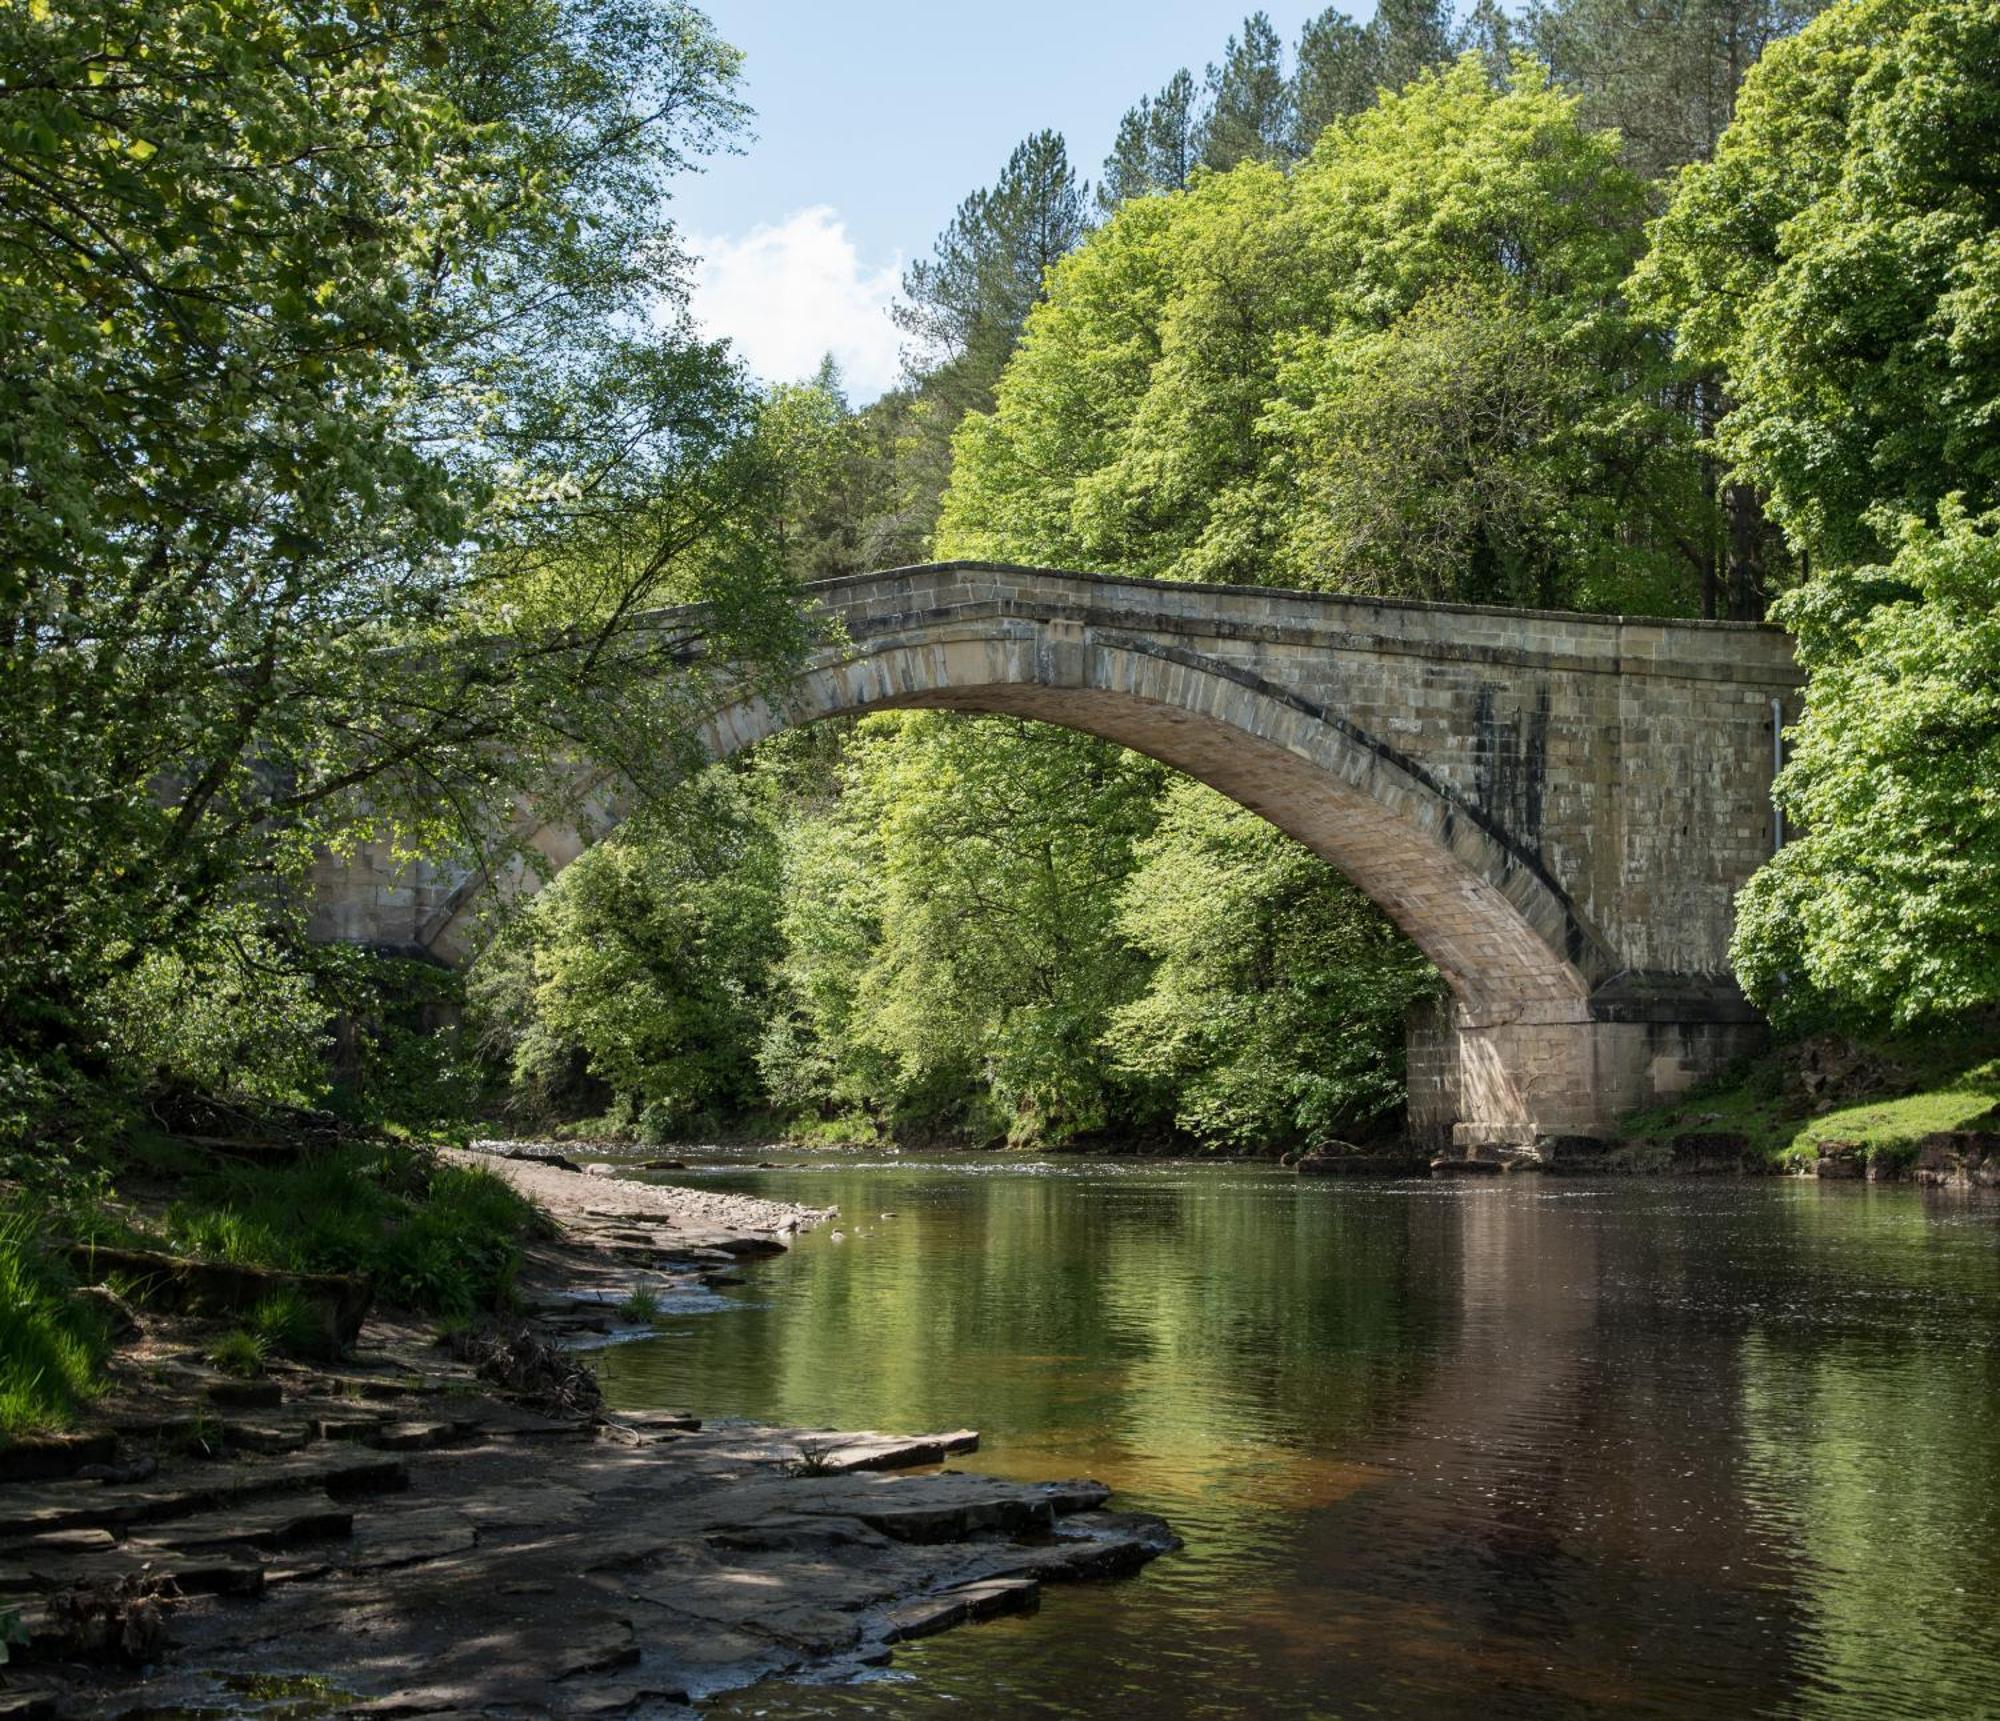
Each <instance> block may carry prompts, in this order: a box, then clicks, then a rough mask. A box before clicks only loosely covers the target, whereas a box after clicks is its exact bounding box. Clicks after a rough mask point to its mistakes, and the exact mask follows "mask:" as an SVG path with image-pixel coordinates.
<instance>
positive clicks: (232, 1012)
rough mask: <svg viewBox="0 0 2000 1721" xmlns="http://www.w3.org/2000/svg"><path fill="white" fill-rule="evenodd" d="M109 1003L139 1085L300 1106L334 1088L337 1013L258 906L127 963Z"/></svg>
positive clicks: (112, 1036)
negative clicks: (329, 1065)
mask: <svg viewBox="0 0 2000 1721" xmlns="http://www.w3.org/2000/svg"><path fill="white" fill-rule="evenodd" d="M103 1007H104V1014H105V1017H106V1020H107V1023H108V1027H109V1034H108V1049H109V1055H110V1057H111V1059H112V1061H113V1062H114V1064H116V1065H118V1066H120V1067H122V1068H123V1070H124V1071H125V1072H126V1073H127V1074H128V1075H129V1076H130V1077H131V1078H133V1079H134V1080H135V1082H136V1083H137V1084H139V1085H142V1086H153V1087H158V1088H169V1089H173V1088H178V1089H183V1090H191V1091H193V1092H196V1093H203V1094H212V1095H215V1096H218V1097H220V1098H225V1099H240V1100H247V1101H260V1100H261V1101H276V1102H279V1103H286V1104H295V1105H303V1104H307V1103H310V1102H311V1101H313V1100H315V1099H317V1098H318V1097H319V1096H320V1094H321V1093H322V1091H323V1090H324V1086H325V1081H326V1053H327V1049H328V1036H329V1032H330V1029H331V1027H332V1021H333V1012H332V1010H331V1009H330V1008H329V1007H328V1005H327V1004H326V1002H325V1001H324V999H323V998H321V997H320V996H319V995H318V993H317V992H316V990H315V988H314V986H313V983H312V976H311V975H310V974H309V973H307V972H305V971H304V970H302V969H301V968H299V967H298V966H296V965H294V964H291V963H288V962H287V961H286V960H285V957H284V953H283V952H282V951H280V950H279V949H278V948H277V947H276V945H275V944H274V942H273V941H272V940H271V939H270V938H269V937H268V936H266V934H265V933H264V932H263V931H262V930H261V929H260V928H259V926H258V923H257V916H256V915H255V914H254V913H253V912H252V909H251V905H250V904H247V903H223V904H218V905H217V907H216V909H215V910H214V912H212V913H211V914H208V915H206V916H204V917H203V918H202V919H201V920H200V921H199V922H197V923H195V924H194V925H192V926H190V927H189V928H188V929H187V930H186V932H184V933H183V934H182V936H181V938H180V939H179V941H178V942H177V943H176V944H175V945H173V946H165V947H158V948H154V949H151V950H148V951H145V952H144V953H143V954H139V955H138V956H137V959H136V960H135V961H133V962H132V963H131V964H130V965H121V967H120V968H119V969H117V970H115V971H114V978H113V980H112V984H111V987H110V991H109V994H108V996H107V997H106V998H105V1000H104V1006H103Z"/></svg>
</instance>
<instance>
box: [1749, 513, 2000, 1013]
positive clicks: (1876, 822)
mask: <svg viewBox="0 0 2000 1721" xmlns="http://www.w3.org/2000/svg"><path fill="white" fill-rule="evenodd" d="M1779 614H1780V618H1781V619H1782V620H1783V621H1784V622H1785V623H1786V625H1788V626H1790V627H1791V628H1793V629H1794V630H1795V631H1796V633H1797V635H1798V648H1799V656H1800V660H1801V662H1802V663H1803V664H1804V666H1805V668H1806V669H1807V671H1808V674H1809V675H1810V678H1811V679H1810V683H1809V688H1808V694H1807V701H1806V712H1805V717H1804V720H1803V721H1802V722H1801V723H1800V724H1799V725H1798V726H1797V727H1796V728H1795V729H1794V730H1793V731H1792V734H1791V747H1792V756H1791V760H1790V762H1789V763H1788V764H1787V765H1786V767H1785V770H1784V772H1783V774H1782V775H1781V776H1780V778H1779V780H1778V791H1777V792H1778V795H1779V798H1780V801H1781V804H1782V805H1783V806H1784V808H1785V811H1786V814H1787V815H1788V817H1789V818H1790V819H1791V820H1792V821H1794V822H1795V824H1796V825H1797V826H1799V827H1802V828H1801V829H1800V830H1799V833H1798V834H1797V835H1796V836H1795V837H1794V838H1793V840H1792V841H1791V842H1790V843H1788V844H1787V845H1786V847H1785V848H1784V849H1783V850H1782V851H1781V852H1780V853H1779V854H1778V855H1777V856H1776V857H1775V858H1774V859H1773V860H1772V861H1771V862H1770V863H1769V864H1768V865H1767V866H1766V867H1764V869H1763V870H1762V871H1761V872H1759V873H1758V874H1757V876H1756V877H1755V878H1754V879H1753V880H1752V881H1751V882H1750V885H1749V887H1748V888H1747V889H1746V890H1745V891H1744V892H1743V894H1742V897H1741V898H1740V901H1739V906H1738V925H1737V932H1736V940H1735V944H1734V946H1733V949H1732V957H1733V960H1734V962H1735V965H1736V969H1737V973H1738V974H1739V975H1740V976H1741V978H1742V981H1743V985H1744V988H1745V990H1746V991H1747V992H1748V993H1749V994H1750V996H1751V997H1752V998H1754V999H1755V1000H1756V1001H1757V1002H1758V1003H1759V1004H1760V1005H1761V1006H1762V1007H1764V1008H1765V1009H1766V1010H1768V1011H1770V1012H1771V1013H1772V1014H1773V1016H1774V1017H1775V1018H1777V1019H1778V1020H1780V1021H1781V1022H1786V1023H1797V1024H1808V1023H1811V1022H1814V1021H1816V1020H1818V1019H1821V1018H1824V1017H1828V1016H1832V1017H1836V1018H1838V1017H1848V1018H1853V1019H1857V1020H1860V1021H1863V1022H1869V1021H1872V1022H1885V1021H1886V1022H1894V1023H1896V1024H1897V1025H1899V1026H1911V1025H1914V1024H1917V1023H1920V1022H1936V1021H1938V1020H1940V1019H1942V1018H1949V1017H1951V1016H1953V1015H1956V1014H1959V1013H1962V1012H1964V1011H1966V1010H1969V1009H1971V1008H1974V1007H1976V1006H1980V1005H1986V1004H1991V1003H1994V1002H1996V1001H2000V926H1996V925H1995V922H1994V912H1993V905H1994V903H1995V901H1996V900H2000V513H1989V514H1986V515H1982V516H1977V517H1975V516H1972V515H1969V514H1967V513H1966V512H1965V511H1964V510H1963V509H1962V508H1961V507H1959V506H1958V505H1957V504H1956V503H1947V504H1946V506H1945V508H1944V510H1943V518H1942V520H1941V522H1940V524H1938V525H1937V526H1935V527H1932V526H1926V525H1924V524H1922V523H1920V522H1915V521H1911V522H1907V523H1906V524H1905V527H1904V535H1903V542H1902V547H1901V548H1900V549H1899V551H1898V552H1897V554H1896V556H1895V558H1894V559H1893V560H1892V561H1891V562H1889V563H1888V564H1887V565H1886V566H1883V567H1868V568H1861V569H1857V570H1852V571H1840V572H1831V573H1826V574H1822V575H1820V576H1818V577H1817V578H1815V579H1814V580H1813V581H1811V582H1810V583H1809V584H1808V585H1806V586H1804V587H1802V588H1801V589H1800V590H1798V591H1797V592H1794V593H1793V594H1791V595H1790V596H1789V597H1788V598H1787V599H1786V600H1785V602H1784V604H1783V606H1782V607H1781V609H1780V612H1779Z"/></svg>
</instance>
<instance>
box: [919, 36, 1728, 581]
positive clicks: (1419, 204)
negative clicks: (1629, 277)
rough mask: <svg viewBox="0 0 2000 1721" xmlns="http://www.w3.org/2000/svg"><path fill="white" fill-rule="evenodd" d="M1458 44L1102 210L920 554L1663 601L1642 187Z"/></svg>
mask: <svg viewBox="0 0 2000 1721" xmlns="http://www.w3.org/2000/svg"><path fill="white" fill-rule="evenodd" d="M1576 108H1577V104H1576V101H1575V99H1574V98H1572V97H1569V96H1566V95H1564V94H1562V93H1561V92H1559V91H1558V90H1556V89H1554V88H1553V87H1551V86H1550V85H1549V84H1548V83H1547V81H1546V80H1545V79H1544V78H1542V77H1541V75H1540V74H1539V73H1538V72H1536V71H1535V70H1534V69H1533V68H1532V67H1530V66H1528V65H1527V64H1525V63H1524V64H1522V65H1521V66H1520V67H1519V68H1518V70H1517V72H1516V74H1515V76H1514V78H1513V81H1512V83H1511V84H1510V86H1509V87H1506V88H1497V87H1495V86H1494V84H1493V83H1492V82H1491V80H1490V79H1489V78H1488V76H1487V75H1486V72H1485V70H1484V69H1483V67H1482V65H1481V64H1480V62H1479V61H1478V60H1477V59H1475V58H1470V57H1468V58H1466V59H1464V60H1461V61H1460V62H1458V63H1457V64H1455V65H1454V66H1452V67H1451V68H1450V69H1448V70H1446V71H1442V72H1439V73H1435V74H1430V75H1427V76H1425V77H1422V78H1419V79H1418V80H1417V81H1416V82H1414V83H1412V84H1411V85H1410V86H1409V87H1408V88H1407V89H1405V90H1404V91H1402V92H1400V93H1398V94H1395V95H1389V96H1385V97H1384V99H1383V100H1382V101H1381V102H1380V103H1379V104H1378V105H1377V106H1376V107H1374V108H1371V109H1370V110H1368V111H1367V112H1366V113H1364V114H1360V115H1357V116H1355V117H1354V118H1352V119H1349V120H1347V121H1344V122H1342V123H1341V124H1339V125H1336V126H1335V127H1333V128H1332V129H1330V130H1329V131H1328V132H1327V133H1326V134H1325V135H1324V136H1323V137H1322V139H1321V141H1320V143H1319V145H1318V146H1317V148H1316V150H1315V152H1314V154H1313V156H1312V157H1311V159H1310V160H1308V161H1306V162H1304V163H1302V164H1301V165H1300V166H1299V167H1298V168H1297V169H1296V170H1294V171H1293V172H1292V173H1290V174H1285V173H1282V172H1280V171H1278V170H1277V169H1275V168H1271V167H1266V166H1260V165H1257V164H1254V163H1248V164H1245V165H1244V166H1241V167H1238V168H1236V169H1235V170H1234V171H1232V172H1230V173H1227V174H1218V175H1213V176H1210V177H1207V178H1204V179H1202V180H1200V181H1198V182H1197V183H1196V184H1195V185H1194V186H1192V187H1191V188H1190V189H1189V190H1188V191H1186V192H1185V193H1180V194H1175V195H1170V196H1165V197H1155V198H1148V199H1144V200H1141V201H1139V202H1136V203H1133V204H1128V205H1127V206H1125V207H1124V208H1122V209H1121V210H1120V211H1119V213H1118V214H1117V215H1116V216H1114V217H1113V218H1112V220H1111V221H1109V222H1108V223H1107V224H1106V225H1105V226H1104V227H1103V228H1101V229H1100V230H1098V231H1097V232H1096V233H1094V234H1092V235H1091V236H1090V238H1089V239H1088V240H1087V241H1086V242H1085V243H1084V244H1083V245H1082V246H1081V247H1080V248H1079V249H1078V250H1077V251H1076V252H1075V253H1074V254H1073V255H1072V256H1070V257H1069V258H1067V259H1066V260H1065V261H1064V262H1063V263H1062V264H1061V265H1060V266H1059V267H1058V268H1057V270H1056V271H1055V273H1054V275H1053V277H1052V278H1051V282H1050V293H1049V300H1048V302H1047V303H1046V304H1045V305H1043V306H1042V307H1040V308H1039V309H1037V310H1036V311H1035V312H1034V313H1033V314H1032V315H1031V316H1030V318H1029V320H1028V327H1027V332H1026V335H1025V338H1024V340H1023V342H1022V346H1021V350H1020V352H1019V354H1018V355H1017V356H1016V358H1015V360H1014V362H1013V363H1012V365H1011V366H1010V367H1009V369H1008V371H1007V374H1006V377H1005V378H1004V380H1003V382H1002V384H1001V388H1000V391H999V396H998V400H997V403H996V406H995V410H994V411H993V412H992V413H990V414H983V415H978V416H975V417H973V418H971V419H969V420H968V421H967V424H966V426H965V428H964V429H963V430H962V431H961V433H960V436H959V441H958V445H957V449H956V459H955V463H954V468H953V478H952V486H951V490H950V492H949V493H948V495H947V497H946V500H945V507H944V514H943V518H942V523H941V527H940V533H939V539H938V546H939V549H940V552H941V553H944V554H949V555H983V556H1000V557H1006V558H1014V559H1028V560H1036V561H1043V562H1047V563H1049V564H1051V565H1057V566H1075V567H1083V568H1091V569H1105V570H1112V569H1116V570H1119V571H1122V572H1127V573H1144V574H1147V575H1150V576H1153V577H1158V578H1167V579H1210V580H1229V581H1235V582H1239V583H1274V584H1282V585H1291V586H1303V587H1309V588H1319V589H1337V590H1356V589H1362V590H1377V591H1389V592H1403V593H1408V594H1411V595H1422V596H1460V597H1477V598H1480V599H1483V600H1486V601H1514V602H1527V603H1542V604H1581V605H1584V606H1586V607H1591V606H1619V605H1624V606H1626V607H1634V608H1645V607H1650V608H1653V609H1656V610H1662V611H1668V612H1672V611H1678V610H1684V609H1686V608H1688V607H1690V605H1691V603H1692V601H1693V594H1694V590H1695V575H1696V571H1697V563H1698V560H1699V556H1698V552H1696V551H1691V546H1690V545H1689V543H1688V541H1687V540H1688V538H1689V536H1690V532H1689V527H1690V525H1691V526H1692V528H1693V530H1692V536H1693V537H1694V538H1696V539H1697V540H1704V539H1705V537H1706V535H1707V530H1708V528H1707V525H1706V522H1705V521H1704V520H1703V518H1702V499H1701V497H1700V495H1699V478H1698V474H1697V469H1696V465H1695V460H1694V451H1693V436H1692V431H1691V427H1689V426H1688V425H1687V423H1686V421H1685V419H1683V418H1681V417H1679V416H1677V415H1675V414H1673V413H1672V412H1670V411H1668V410H1666V409H1665V406H1664V404H1663V399H1662V394H1661V389H1662V386H1663V381H1664V375H1663V371H1664V358H1665V355H1664V352H1663V350H1662V349H1661V347H1660V344H1659V342H1658V340H1657V338H1656V337H1654V336H1653V335H1651V333H1650V332H1649V331H1647V330H1645V329H1643V328H1642V327H1640V326H1639V325H1637V324H1636V323H1635V321H1634V320H1633V319H1632V318H1631V317H1630V316H1629V315H1628V314H1627V312H1626V310H1625V308H1624V304H1623V299H1622V287H1623V282H1624V279H1625V276H1626V274H1627V272H1628V271H1629V269H1630V267H1631V265H1632V262H1633V260H1634V259H1635V257H1636V256H1637V254H1638V251H1639V248H1640V246H1641V244H1642V216H1643V211H1644V196H1645V193H1644V188H1643V186H1642V185H1641V184H1640V182H1639V181H1638V180H1637V179H1635V178H1634V177H1633V176H1632V175H1631V174H1630V173H1628V172H1627V171H1626V170H1625V169H1624V168H1623V167H1622V166H1621V165H1620V164H1619V161H1618V159H1617V157H1618V146H1617V140H1616V139H1615V138H1613V137H1611V136H1609V135H1607V134H1601V133H1594V132H1591V131H1589V130H1587V129H1586V128H1585V127H1584V126H1583V125H1582V124H1581V123H1580V122H1579V120H1578V117H1577V112H1576Z"/></svg>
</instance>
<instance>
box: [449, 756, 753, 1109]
mask: <svg viewBox="0 0 2000 1721" xmlns="http://www.w3.org/2000/svg"><path fill="white" fill-rule="evenodd" d="M762 787H763V786H762V785H761V783H760V782H759V781H757V780H755V779H752V778H750V777H748V776H746V775H744V774H743V773H740V772H737V771H733V770H731V769H730V768H728V767H726V766H715V767H711V768H710V769H709V770H707V771H705V772H703V773H701V774H700V775H699V776H698V777H696V778H695V779H693V780H692V781H691V782H690V783H688V784H687V785H685V786H683V787H682V788H681V789H680V790H678V791H676V792H675V793H674V794H673V795H672V796H670V797H669V798H668V799H667V800H666V801H665V802H663V803H662V804H661V806H660V807H659V808H658V809H657V810H656V812H655V813H654V814H653V815H652V817H651V818H650V819H649V820H647V821H645V822H644V823H642V825H641V826H640V827H639V828H637V829H629V830H628V831H626V832H624V833H621V835H620V837H619V838H618V840H615V841H612V842H607V843H603V844H600V845H599V846H597V847H596V848H593V849H591V850H590V851H589V852H588V853H586V854H585V855H584V856H583V857H582V858H581V859H579V860H577V861H576V862H574V863H573V864H572V865H571V866H570V867H568V868H567V869H566V870H565V871H564V872H563V874H562V875H561V877H560V878H559V879H558V881H557V882H556V884H555V885H554V886H553V887H551V888H550V889H549V890H547V891H544V892H543V893H542V894H541V895H540V896H539V897H538V898H537V899H536V901H535V903H534V904H533V906H532V908H531V909H530V910H529V912H528V915H527V917H526V924H525V925H524V926H523V927H522V928H521V929H520V931H519V933H518V934H517V938H516V941H515V942H514V943H513V944H512V945H510V946H509V947H505V948H503V949H502V950H500V951H498V952H496V953H494V955H493V956H492V957H490V958H489V959H487V960H484V961H482V963H481V965H480V970H479V972H478V975H477V976H476V978H475V981H474V990H475V998H476V1000H477V1004H478V1008H479V1009H480V1010H481V1011H482V1012H483V1015H484V1019H485V1021H486V1022H487V1023H488V1025H489V1026H491V1027H497V1028H498V1029H499V1033H498V1034H497V1036H496V1037H495V1038H494V1039H493V1041H492V1044H493V1046H494V1048H495V1049H504V1050H505V1051H506V1052H507V1053H508V1055H509V1056H510V1059H511V1063H512V1068H513V1076H514V1079H515V1081H516V1083H517V1084H518V1085H519V1086H520V1087H521V1088H523V1089H525V1090H527V1091H528V1092H529V1093H531V1094H536V1095H538V1096H539V1097H540V1099H541V1102H542V1105H541V1107H540V1108H539V1109H544V1110H546V1109H550V1103H551V1102H554V1101H559V1099H560V1097H561V1095H562V1093H563V1092H564V1090H565V1089H566V1088H567V1087H572V1086H573V1085H574V1081H575V1076H576V1066H577V1063H578V1060H579V1059H580V1060H581V1062H582V1065H583V1067H584V1069H586V1070H587V1071H588V1073H589V1074H590V1075H591V1076H593V1077H595V1078H597V1079H598V1080H600V1081H602V1082H603V1083H604V1084H605V1085H606V1086H607V1087H608V1088H609V1089H610V1091H611V1093H612V1094H613V1096H614V1097H615V1098H616V1099H617V1100H618V1101H619V1102H620V1103H621V1105H622V1107H623V1108H624V1109H625V1110H626V1111H627V1112H628V1113H629V1114H631V1115H632V1116H634V1117H636V1118H637V1119H638V1121H639V1123H640V1126H641V1129H642V1131H643V1132H644V1133H645V1134H646V1135H647V1136H648V1137H649V1138H650V1139H655V1140H663V1139H668V1138H669V1137H671V1135H672V1134H673V1133H674V1132H675V1131H676V1130H678V1129H683V1128H685V1127H687V1126H689V1125H691V1124H693V1123H694V1122H696V1121H697V1120H699V1119H701V1118H704V1117H710V1118H712V1117H717V1116H729V1115H732V1114H734V1113H737V1112H740V1111H743V1110H746V1109H750V1108H752V1107H754V1105H755V1104H756V1102H757V1099H758V1093H757V1088H756V1079H755V1076H756V1072H755V1062H754V1060H755V1049H756V1046H757V1041H758V1037H759V1034H760V1031H761V1026H762V1020H763V1015H764V1011H765V1008H766V996H767V991H768V982H767V975H768V971H769V969H770V967H771V964H772V963H773V962H774V961H775V960H776V958H777V954H778V945H777V940H776V932H775V927H776V922H777V917H778V884H779V872H778V851H777V842H776V837H775V833H774V831H773V829H772V821H771V814H770V811H769V809H768V805H767V803H768V798H769V797H768V795H766V794H764V793H763V792H762Z"/></svg>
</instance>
